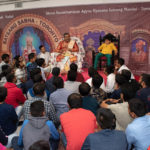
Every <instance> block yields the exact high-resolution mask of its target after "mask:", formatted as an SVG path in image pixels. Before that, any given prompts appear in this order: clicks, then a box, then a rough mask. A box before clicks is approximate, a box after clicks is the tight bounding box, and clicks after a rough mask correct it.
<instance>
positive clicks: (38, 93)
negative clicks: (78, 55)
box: [0, 53, 150, 150]
mask: <svg viewBox="0 0 150 150" xmlns="http://www.w3.org/2000/svg"><path fill="white" fill-rule="evenodd" d="M29 57H30V61H29V62H28V63H27V64H25V62H24V60H23V58H22V57H21V56H15V58H14V59H13V62H12V63H11V64H10V63H9V61H10V60H9V55H8V54H4V55H2V62H1V63H0V72H1V73H0V150H3V149H4V150H23V148H24V150H37V147H38V149H39V150H48V149H52V150H57V149H59V148H58V143H59V142H60V141H61V142H62V141H63V144H64V146H65V147H66V149H67V150H78V149H83V150H84V149H87V150H88V149H91V150H92V149H93V150H99V149H112V150H113V149H114V150H126V149H129V150H130V148H132V149H134V150H147V149H148V148H149V147H150V142H149V140H148V139H149V135H150V134H149V131H150V127H149V126H150V125H149V122H150V121H149V113H147V108H148V110H149V111H150V104H149V99H150V94H149V93H150V90H149V89H150V85H149V83H150V75H149V74H141V77H140V79H139V83H138V82H137V81H136V80H134V79H133V76H132V73H131V71H130V70H129V69H128V68H127V66H125V65H124V60H123V59H121V58H119V59H117V61H116V62H115V67H116V69H118V70H116V71H118V73H116V72H115V71H114V67H113V66H109V67H106V68H105V70H104V73H105V74H106V76H107V80H106V81H105V83H104V79H103V78H102V77H101V76H100V75H99V72H97V70H95V69H94V68H93V67H89V69H88V74H89V77H90V79H89V80H88V81H87V82H88V83H84V78H83V75H85V74H83V73H82V74H81V73H79V72H78V71H77V70H78V66H77V65H76V64H75V63H72V64H71V65H70V70H69V71H68V72H67V74H68V80H67V81H66V82H64V81H63V79H62V78H61V77H58V76H59V74H60V68H58V67H54V68H53V70H52V75H53V76H52V78H50V79H49V80H47V78H46V77H47V76H46V73H45V67H44V61H45V60H44V59H43V58H40V59H38V60H36V55H35V54H33V53H31V54H29ZM39 60H40V63H39V62H38V61H39ZM10 62H11V61H10ZM36 62H37V64H38V65H39V68H38V67H37V64H36ZM24 66H26V67H24ZM40 68H41V69H40ZM41 70H42V71H41ZM26 72H27V74H28V80H26V79H25V78H26V77H25V76H26ZM43 74H44V75H45V77H44V80H43V78H42V75H43ZM131 76H132V77H131ZM64 80H65V79H64ZM105 85H106V87H105ZM45 89H47V90H45ZM22 91H23V92H22ZM78 93H80V94H78ZM23 94H24V95H28V100H26V97H25V96H24V95H23ZM107 97H109V99H108V98H107ZM137 98H138V99H137ZM48 100H49V101H48ZM35 103H38V104H35ZM144 103H145V104H144ZM32 104H33V105H34V106H33V107H32ZM100 107H103V108H100ZM128 108H129V111H128ZM30 110H31V111H30ZM33 110H34V111H33ZM146 113H147V114H146ZM22 114H23V116H22ZM21 116H22V117H21ZM95 116H97V125H96V117H95ZM20 117H21V119H20ZM24 119H25V120H24ZM22 120H24V123H23V126H22V127H21V131H20V128H17V127H18V126H20V122H19V123H18V121H22ZM60 123H61V126H60ZM115 126H116V128H115ZM56 128H59V130H60V132H61V139H59V134H58V131H57V130H56ZM115 129H116V130H115ZM119 130H120V131H119ZM124 131H125V133H126V134H125V133H123V132H124ZM18 132H20V137H19V145H20V146H19V145H18V137H15V136H18V135H17V134H18ZM106 136H107V138H106ZM49 137H50V140H49ZM126 139H127V140H126ZM39 140H40V141H39ZM43 140H44V141H43ZM61 142H60V145H61ZM112 143H113V144H112ZM22 144H23V145H22ZM128 145H129V147H128V148H127V146H128ZM11 146H12V147H13V149H10V148H11ZM22 146H24V147H22ZM61 146H62V145H61ZM6 147H7V148H6Z"/></svg>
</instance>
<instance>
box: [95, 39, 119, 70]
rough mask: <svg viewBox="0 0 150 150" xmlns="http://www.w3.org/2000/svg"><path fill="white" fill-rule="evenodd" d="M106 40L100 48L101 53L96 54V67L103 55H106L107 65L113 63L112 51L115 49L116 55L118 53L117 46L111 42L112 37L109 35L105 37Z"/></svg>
mask: <svg viewBox="0 0 150 150" xmlns="http://www.w3.org/2000/svg"><path fill="white" fill-rule="evenodd" d="M104 40H105V42H104V43H103V44H102V45H101V46H100V47H99V48H98V50H99V53H98V54H97V55H96V58H95V61H94V68H95V69H97V64H98V60H99V58H100V57H102V56H106V58H107V65H108V66H110V65H111V57H112V51H113V50H114V52H115V55H116V54H117V48H116V46H115V45H114V44H113V43H112V42H111V39H110V38H109V37H105V39H104Z"/></svg>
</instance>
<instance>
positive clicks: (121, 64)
mask: <svg viewBox="0 0 150 150" xmlns="http://www.w3.org/2000/svg"><path fill="white" fill-rule="evenodd" d="M115 69H116V70H117V72H118V73H121V71H122V70H124V69H126V70H129V71H130V69H129V68H128V67H127V66H126V65H125V61H124V59H123V58H118V59H116V61H115ZM130 72H131V71H130ZM131 79H134V75H133V73H131Z"/></svg>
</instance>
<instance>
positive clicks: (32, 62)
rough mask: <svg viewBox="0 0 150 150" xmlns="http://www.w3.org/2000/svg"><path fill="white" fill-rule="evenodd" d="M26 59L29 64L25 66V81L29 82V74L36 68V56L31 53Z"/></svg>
mask: <svg viewBox="0 0 150 150" xmlns="http://www.w3.org/2000/svg"><path fill="white" fill-rule="evenodd" d="M28 59H29V62H28V63H27V64H26V67H27V79H28V80H29V79H30V78H31V76H30V72H31V71H32V70H33V69H35V68H37V64H36V62H35V60H36V54H35V53H31V54H29V55H28Z"/></svg>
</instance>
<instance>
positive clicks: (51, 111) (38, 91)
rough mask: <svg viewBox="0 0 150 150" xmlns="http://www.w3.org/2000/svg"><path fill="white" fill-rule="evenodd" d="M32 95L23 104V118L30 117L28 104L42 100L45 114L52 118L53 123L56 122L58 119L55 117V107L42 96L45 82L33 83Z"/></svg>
mask: <svg viewBox="0 0 150 150" xmlns="http://www.w3.org/2000/svg"><path fill="white" fill-rule="evenodd" d="M33 92H34V95H35V96H34V97H33V98H32V99H29V100H26V102H25V103H24V106H23V115H24V119H29V117H30V106H31V104H32V103H33V102H35V101H42V102H43V103H44V107H45V115H46V116H47V117H48V118H49V119H50V120H52V121H53V122H54V123H55V124H57V123H58V121H57V120H58V119H57V117H56V112H55V108H54V106H53V104H52V102H51V101H49V102H48V101H47V100H45V99H44V98H43V96H44V92H45V84H44V83H35V84H34V86H33Z"/></svg>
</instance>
